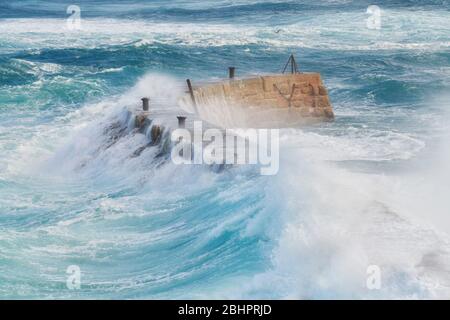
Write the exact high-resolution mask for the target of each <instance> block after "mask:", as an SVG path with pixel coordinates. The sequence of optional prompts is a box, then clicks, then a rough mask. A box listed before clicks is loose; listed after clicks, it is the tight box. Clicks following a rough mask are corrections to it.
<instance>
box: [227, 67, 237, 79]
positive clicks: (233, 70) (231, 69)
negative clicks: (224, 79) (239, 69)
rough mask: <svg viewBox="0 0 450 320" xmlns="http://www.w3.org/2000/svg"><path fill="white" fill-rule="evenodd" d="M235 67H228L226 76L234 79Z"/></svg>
mask: <svg viewBox="0 0 450 320" xmlns="http://www.w3.org/2000/svg"><path fill="white" fill-rule="evenodd" d="M235 71H236V68H235V67H228V77H229V78H230V79H234V74H235Z"/></svg>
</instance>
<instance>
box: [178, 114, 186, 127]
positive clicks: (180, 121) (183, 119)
mask: <svg viewBox="0 0 450 320" xmlns="http://www.w3.org/2000/svg"><path fill="white" fill-rule="evenodd" d="M177 119H178V128H185V127H186V117H183V116H178V117H177Z"/></svg>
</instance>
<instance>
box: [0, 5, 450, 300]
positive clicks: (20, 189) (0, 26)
mask: <svg viewBox="0 0 450 320" xmlns="http://www.w3.org/2000/svg"><path fill="white" fill-rule="evenodd" d="M424 2H425V3H424ZM371 4H372V3H370V2H364V1H344V0H343V1H320V2H318V3H315V4H311V3H310V2H305V1H270V2H269V1H210V2H208V1H151V2H143V1H142V2H141V1H127V3H123V2H120V1H80V2H78V5H79V6H80V8H81V17H82V20H81V26H82V29H81V30H72V31H71V30H68V29H67V28H66V20H65V19H66V18H67V14H66V5H65V4H61V3H59V2H57V1H20V2H14V3H11V2H6V1H0V298H312V299H320V298H363V299H364V298H448V297H449V296H450V290H449V288H450V255H449V253H450V243H449V232H450V218H449V217H450V216H449V214H448V212H449V210H448V208H449V207H450V203H449V199H448V196H447V195H448V194H449V191H450V190H449V184H448V181H449V178H450V169H449V166H448V163H449V161H450V153H449V151H448V150H449V148H448V141H449V135H450V126H449V124H450V121H449V120H450V115H449V113H448V107H449V104H450V96H449V94H448V90H449V88H450V81H449V79H450V35H449V31H448V30H450V12H449V9H450V5H449V3H448V1H437V0H436V1H394V2H392V1H389V2H388V3H383V2H379V3H377V4H378V5H379V6H380V8H381V10H382V14H381V29H380V30H371V29H368V28H367V26H366V20H367V17H368V14H367V13H366V9H367V7H368V6H369V5H371ZM290 53H295V54H296V57H297V60H298V61H299V67H300V69H301V71H305V72H313V71H314V72H320V73H321V75H322V78H323V80H324V82H325V84H326V86H327V88H328V91H329V95H330V99H331V102H332V105H333V107H334V110H335V115H336V120H335V121H334V122H332V123H322V124H317V125H314V126H310V127H306V128H302V129H285V130H282V131H281V132H280V138H281V140H280V147H281V149H280V171H279V173H278V174H277V175H275V176H261V175H260V174H259V169H258V168H257V167H254V166H242V167H241V166H237V167H234V168H229V169H227V170H223V171H217V170H212V169H211V168H209V167H207V166H176V165H174V164H172V163H171V162H170V161H169V162H164V161H162V160H161V158H160V157H158V156H157V150H156V149H155V148H147V149H145V150H144V151H143V152H142V153H141V154H140V155H139V156H135V155H134V152H135V151H136V150H137V149H138V148H140V147H142V146H143V145H145V144H146V143H148V141H147V140H146V137H145V136H144V135H142V134H135V133H133V132H127V134H125V135H123V136H122V137H121V138H120V139H119V140H117V142H116V143H113V144H112V143H111V140H110V139H111V134H110V133H109V132H110V131H108V130H110V129H108V128H110V127H111V125H112V124H114V123H121V124H123V123H125V122H126V112H125V111H124V108H125V107H127V106H134V105H138V104H139V103H140V98H141V97H143V96H149V97H150V98H151V99H152V100H153V101H156V103H157V107H158V108H163V109H171V108H175V107H176V104H177V99H176V97H177V96H179V95H180V94H182V93H183V92H184V90H185V88H184V79H186V78H191V79H193V81H194V82H196V81H198V82H200V81H207V80H217V79H221V78H225V77H226V76H227V68H228V67H229V66H231V65H233V66H236V68H237V73H238V75H239V76H247V75H252V74H258V73H274V72H280V71H281V69H282V67H283V64H284V63H285V61H286V59H287V57H288V56H289V54H290ZM70 265H77V266H79V267H80V269H81V272H82V273H81V288H80V289H79V290H69V289H68V288H67V286H66V279H67V276H68V275H67V274H66V270H67V267H69V266H70ZM369 265H378V266H379V267H380V268H381V270H382V285H381V289H380V290H369V289H368V288H367V287H366V279H367V273H366V270H367V267H368V266H369Z"/></svg>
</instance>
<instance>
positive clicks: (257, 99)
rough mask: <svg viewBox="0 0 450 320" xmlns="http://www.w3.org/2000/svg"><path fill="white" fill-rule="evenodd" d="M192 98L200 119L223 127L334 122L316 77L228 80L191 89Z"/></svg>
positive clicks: (327, 99)
mask: <svg viewBox="0 0 450 320" xmlns="http://www.w3.org/2000/svg"><path fill="white" fill-rule="evenodd" d="M193 94H194V98H195V104H196V106H195V107H196V111H197V113H198V115H199V116H200V118H202V119H204V120H206V121H209V122H211V123H214V124H216V125H220V126H225V127H255V128H258V127H259V128H261V127H264V128H273V127H295V126H299V125H302V124H305V123H311V122H317V121H326V120H331V119H333V118H334V113H333V109H332V107H331V104H330V100H329V98H328V93H327V90H326V88H325V86H324V85H323V83H322V80H321V77H320V74H318V73H296V74H288V75H274V76H261V77H257V78H251V79H240V80H228V81H225V82H223V83H219V84H211V85H207V86H203V87H199V88H195V89H194V90H193ZM191 100H192V99H191V97H190V96H186V97H184V98H183V101H184V103H190V104H192V101H191Z"/></svg>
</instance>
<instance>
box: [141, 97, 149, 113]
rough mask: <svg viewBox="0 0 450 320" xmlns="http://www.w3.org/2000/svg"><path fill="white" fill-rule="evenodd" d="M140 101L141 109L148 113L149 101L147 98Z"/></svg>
mask: <svg viewBox="0 0 450 320" xmlns="http://www.w3.org/2000/svg"><path fill="white" fill-rule="evenodd" d="M141 100H142V109H143V110H144V111H148V109H149V101H150V99H149V98H142V99H141Z"/></svg>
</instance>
